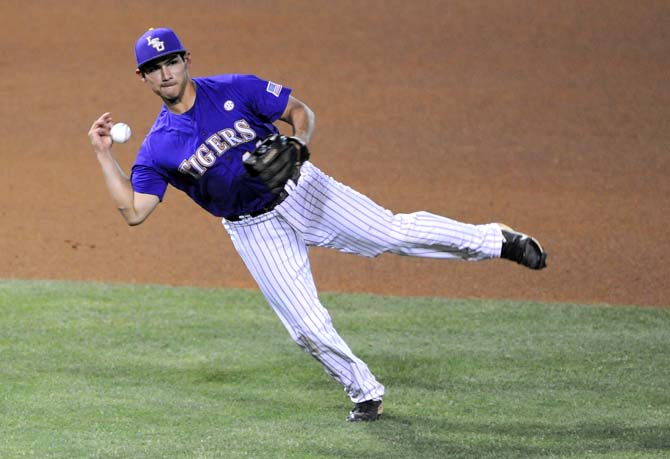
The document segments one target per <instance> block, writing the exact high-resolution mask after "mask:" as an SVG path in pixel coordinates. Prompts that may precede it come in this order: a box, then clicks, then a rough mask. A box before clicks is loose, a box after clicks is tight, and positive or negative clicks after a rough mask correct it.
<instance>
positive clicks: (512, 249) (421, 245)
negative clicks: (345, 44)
mask: <svg viewBox="0 0 670 459" xmlns="http://www.w3.org/2000/svg"><path fill="white" fill-rule="evenodd" d="M135 57H136V60H137V70H136V73H137V75H138V76H139V78H140V80H141V81H142V82H143V83H144V84H146V86H148V88H149V89H151V90H152V91H153V92H154V93H155V94H156V95H157V96H159V97H160V98H161V99H162V101H163V106H162V109H161V110H160V113H159V114H158V117H157V118H156V120H155V122H154V124H153V126H152V128H151V130H150V131H149V133H148V134H147V136H146V137H145V139H144V141H143V143H142V145H141V147H140V149H139V152H138V154H137V158H136V160H135V162H134V164H133V166H132V172H131V174H130V177H128V176H127V175H126V174H125V173H124V172H123V171H122V169H121V167H120V166H119V165H118V163H117V162H116V160H115V159H114V156H113V154H112V145H113V141H112V139H111V137H110V129H111V126H112V124H113V121H112V117H111V115H110V114H109V113H104V114H103V115H101V116H100V118H98V119H97V120H96V121H95V122H94V123H93V125H92V126H91V128H90V131H89V133H88V135H89V139H90V141H91V144H92V146H93V151H94V152H95V154H96V156H97V159H98V161H99V163H100V167H101V169H102V173H103V176H104V180H105V183H106V186H107V188H108V190H109V193H110V194H111V197H112V198H113V201H114V202H115V203H116V205H117V206H118V209H119V210H120V212H121V215H122V216H123V218H124V219H125V221H126V222H127V223H128V224H129V225H138V224H141V223H142V222H143V221H145V219H146V218H147V217H149V215H150V214H151V213H152V212H153V211H154V210H155V209H156V207H157V206H158V204H159V203H160V202H161V201H162V200H163V196H164V194H165V191H166V188H167V186H168V185H172V186H173V187H175V188H178V189H179V190H181V191H183V192H184V193H186V194H187V195H188V196H189V197H190V198H191V199H193V201H195V203H196V204H198V205H200V206H202V207H203V208H204V209H205V210H207V211H208V212H209V213H211V214H212V215H214V216H216V217H219V218H221V219H222V223H223V227H224V228H225V229H226V231H227V232H228V234H229V235H230V237H231V239H232V242H233V244H234V246H235V249H236V250H237V252H238V253H239V254H240V256H241V257H242V259H243V260H244V263H245V264H246V266H247V268H248V269H249V271H250V273H251V275H252V276H253V278H254V279H255V281H256V282H257V284H258V286H259V287H260V289H261V291H262V293H263V295H264V296H265V298H266V300H267V301H268V303H269V304H270V306H271V307H272V309H273V310H274V311H275V313H276V314H277V316H278V317H279V319H280V320H281V322H282V324H283V325H284V326H285V327H286V329H287V330H288V332H289V334H290V335H291V338H292V339H293V340H294V341H295V342H296V343H297V344H298V345H299V346H300V347H301V348H302V349H304V350H305V351H306V352H308V353H309V354H311V355H312V356H313V357H314V358H316V360H318V361H319V362H320V363H321V365H322V366H323V368H324V369H325V371H326V372H327V373H328V374H329V375H330V376H331V377H332V378H334V379H335V380H336V381H337V382H339V383H340V384H341V385H342V386H343V387H344V390H345V392H346V394H347V395H348V396H349V398H350V399H351V401H352V402H353V404H354V406H353V409H352V410H351V411H350V412H349V414H348V417H347V420H348V421H374V420H376V419H378V418H379V416H380V415H381V413H382V411H383V405H382V399H383V397H384V386H383V385H382V384H381V383H380V382H379V381H377V379H376V378H375V376H374V375H373V374H372V372H371V371H370V369H369V368H368V366H367V365H366V364H365V363H364V362H363V361H362V360H361V359H359V358H358V357H357V356H356V355H355V354H354V353H353V352H352V350H351V349H350V348H349V346H348V345H347V344H346V343H345V342H344V340H343V339H342V338H341V337H340V335H339V334H338V333H337V331H336V330H335V328H334V327H333V324H332V322H331V318H330V316H329V314H328V311H327V310H326V309H325V308H324V307H323V305H322V304H321V303H320V301H319V298H318V294H317V290H316V287H315V285H314V280H313V278H312V272H311V268H310V263H309V259H308V255H307V251H308V247H309V246H319V247H330V248H333V249H336V250H339V251H342V252H346V253H353V254H357V255H362V256H366V257H376V256H378V255H380V254H382V253H385V252H390V253H395V254H398V255H408V256H415V257H431V258H444V259H456V260H486V259H491V258H505V259H508V260H512V261H514V262H516V263H519V264H521V265H523V266H526V267H528V268H531V269H542V268H544V267H545V265H546V263H545V259H546V253H545V251H544V250H543V248H542V246H541V245H540V244H539V243H538V241H537V240H535V239H534V238H532V237H530V236H528V235H525V234H522V233H519V232H517V231H514V230H512V229H511V228H509V227H507V226H504V225H501V224H498V223H489V224H483V225H474V224H466V223H461V222H458V221H455V220H451V219H449V218H445V217H442V216H439V215H434V214H432V213H429V212H416V213H411V214H394V213H392V212H391V211H389V210H386V209H384V208H383V207H381V206H379V205H377V204H376V203H374V202H373V201H372V200H370V199H369V198H367V197H366V196H364V195H362V194H361V193H358V192H356V191H355V190H353V189H351V188H350V187H348V186H346V185H344V184H342V183H340V182H338V181H337V180H335V179H333V178H331V177H330V176H328V175H327V174H325V173H324V172H322V171H321V170H320V169H319V168H318V167H316V166H315V165H314V164H313V163H312V162H310V161H309V157H310V152H309V149H308V145H309V143H310V140H311V139H312V135H313V133H314V113H313V112H312V110H311V109H310V108H309V107H308V106H307V105H306V104H305V103H303V102H301V101H300V100H298V99H297V98H295V97H294V96H293V95H292V91H291V89H290V88H288V87H286V86H283V85H282V84H280V83H277V82H272V81H268V80H264V79H261V78H259V77H257V76H254V75H242V74H222V75H215V76H210V77H201V78H200V77H198V78H196V77H192V76H191V74H190V67H191V53H190V52H189V51H188V50H187V49H186V48H185V47H184V46H183V45H182V42H181V40H180V39H179V37H178V36H177V35H176V34H175V32H174V31H173V30H171V29H169V28H156V29H150V30H148V31H146V32H145V33H143V34H142V35H141V36H140V37H139V38H138V40H137V42H136V44H135ZM278 121H282V122H284V123H288V125H290V126H291V129H292V136H284V135H281V134H280V133H279V131H278V129H277V127H276V126H275V124H274V123H275V122H278Z"/></svg>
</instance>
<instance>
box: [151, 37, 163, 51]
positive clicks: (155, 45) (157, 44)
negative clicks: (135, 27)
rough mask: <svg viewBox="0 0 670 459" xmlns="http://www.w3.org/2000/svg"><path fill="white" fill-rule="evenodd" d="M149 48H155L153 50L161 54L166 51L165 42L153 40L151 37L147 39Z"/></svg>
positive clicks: (158, 39)
mask: <svg viewBox="0 0 670 459" xmlns="http://www.w3.org/2000/svg"><path fill="white" fill-rule="evenodd" d="M147 46H153V48H154V49H155V50H156V51H158V52H159V53H160V52H161V51H163V50H164V49H165V42H164V41H161V39H160V38H158V37H156V38H151V35H149V36H148V37H147Z"/></svg>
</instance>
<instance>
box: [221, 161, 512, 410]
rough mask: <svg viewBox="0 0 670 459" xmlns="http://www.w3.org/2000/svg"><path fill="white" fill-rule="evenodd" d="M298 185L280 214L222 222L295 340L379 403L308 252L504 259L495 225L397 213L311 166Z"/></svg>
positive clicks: (355, 396) (354, 394) (291, 187)
mask: <svg viewBox="0 0 670 459" xmlns="http://www.w3.org/2000/svg"><path fill="white" fill-rule="evenodd" d="M302 172H303V173H302V175H301V178H300V180H299V183H298V184H295V183H293V182H292V181H290V182H289V183H287V185H286V189H287V191H288V192H289V196H288V198H286V200H285V201H284V202H282V204H280V205H279V206H278V207H277V208H275V209H274V210H272V211H270V212H268V213H266V214H263V215H261V216H259V217H255V218H249V219H243V220H240V221H237V222H229V221H226V220H224V221H223V224H224V226H225V228H226V230H227V231H228V233H229V234H230V236H231V240H232V241H233V244H234V245H235V248H236V249H237V251H238V253H239V254H240V256H241V257H242V259H243V260H244V262H245V264H246V266H247V268H248V269H249V271H250V273H251V275H252V276H253V278H254V279H255V280H256V282H257V283H258V286H259V288H260V289H261V291H262V292H263V295H264V296H265V298H266V299H267V301H268V303H269V304H270V306H271V307H272V309H273V310H274V311H275V313H276V314H277V316H278V317H279V318H280V320H281V322H282V324H283V325H284V326H285V327H286V329H287V330H288V331H289V334H290V335H291V338H292V339H293V340H294V341H295V342H296V343H297V344H298V345H299V346H300V347H301V348H302V349H303V350H305V351H306V352H308V353H310V354H311V355H312V356H313V357H314V358H316V359H317V360H318V361H319V362H320V363H321V364H322V366H323V368H324V370H325V371H326V372H327V373H328V374H329V375H330V376H331V377H333V378H334V379H335V380H336V381H338V382H340V383H341V384H342V385H343V386H344V389H345V392H346V393H347V394H348V395H349V397H350V398H351V399H352V401H354V402H361V401H365V400H370V399H381V398H382V396H383V395H384V386H383V385H381V384H380V383H379V382H378V381H377V380H376V378H375V377H374V375H373V374H372V373H371V372H370V370H369V369H368V367H367V365H366V364H365V363H364V362H363V361H362V360H360V359H359V358H358V357H356V356H355V355H354V353H353V352H352V351H351V349H350V348H349V346H348V345H347V344H346V343H345V342H344V340H343V339H342V338H341V337H340V336H339V334H338V333H337V331H336V330H335V328H334V327H333V324H332V320H331V317H330V315H329V313H328V311H327V310H326V309H325V308H324V307H323V305H322V304H321V302H320V301H319V298H318V293H317V290H316V286H315V284H314V279H313V276H312V272H311V267H310V263H309V258H308V246H319V247H329V248H334V249H336V250H339V251H342V252H346V253H354V254H358V255H363V256H367V257H376V256H378V255H380V254H382V253H385V252H390V253H395V254H398V255H406V256H414V257H428V258H451V259H463V260H484V259H487V258H493V257H498V256H499V255H500V247H501V245H502V234H501V232H500V228H499V226H498V225H497V224H485V225H472V224H466V223H461V222H458V221H455V220H451V219H449V218H446V217H442V216H439V215H435V214H432V213H429V212H415V213H411V214H393V213H392V212H391V211H389V210H387V209H385V208H383V207H381V206H379V205H378V204H376V203H375V202H373V201H372V200H371V199H369V198H368V197H366V196H364V195H363V194H361V193H358V192H357V191H355V190H353V189H352V188H350V187H348V186H346V185H343V184H341V183H339V182H338V181H336V180H334V179H333V178H331V177H329V176H327V175H326V174H324V173H323V172H321V171H320V170H319V169H317V168H316V167H315V166H313V165H312V164H311V163H309V162H308V163H305V164H304V165H303V168H302Z"/></svg>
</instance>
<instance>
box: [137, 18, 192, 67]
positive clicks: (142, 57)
mask: <svg viewBox="0 0 670 459" xmlns="http://www.w3.org/2000/svg"><path fill="white" fill-rule="evenodd" d="M184 51H186V48H184V45H182V44H181V41H180V40H179V37H178V36H177V34H176V33H174V31H173V30H172V29H168V28H165V27H162V28H158V29H154V28H151V29H149V30H147V31H146V32H144V33H143V34H142V35H141V36H140V38H138V39H137V41H136V42H135V58H137V68H140V67H142V66H143V65H144V64H146V63H147V62H149V61H153V60H154V59H157V58H159V57H163V56H167V55H168V54H174V53H181V52H184Z"/></svg>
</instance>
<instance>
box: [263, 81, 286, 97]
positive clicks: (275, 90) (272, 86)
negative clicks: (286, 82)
mask: <svg viewBox="0 0 670 459" xmlns="http://www.w3.org/2000/svg"><path fill="white" fill-rule="evenodd" d="M282 87H283V86H282V85H280V84H277V83H273V82H272V81H268V87H267V88H265V90H266V91H267V92H269V93H270V94H272V95H274V96H275V97H279V94H280V93H281V88H282Z"/></svg>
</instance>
